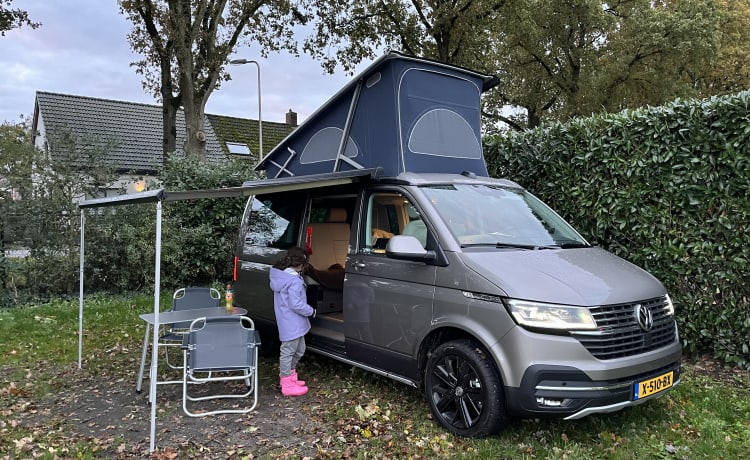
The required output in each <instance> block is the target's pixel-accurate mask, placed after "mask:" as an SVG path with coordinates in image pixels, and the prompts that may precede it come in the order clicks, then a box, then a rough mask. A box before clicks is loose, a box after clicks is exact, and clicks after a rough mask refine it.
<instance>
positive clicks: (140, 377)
mask: <svg viewBox="0 0 750 460" xmlns="http://www.w3.org/2000/svg"><path fill="white" fill-rule="evenodd" d="M149 332H151V323H146V335H145V336H144V338H143V353H142V354H141V368H140V370H139V371H138V384H137V385H136V386H135V391H136V393H140V392H141V390H142V388H143V369H144V368H145V367H146V354H148V339H149Z"/></svg>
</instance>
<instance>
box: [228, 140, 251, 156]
mask: <svg viewBox="0 0 750 460" xmlns="http://www.w3.org/2000/svg"><path fill="white" fill-rule="evenodd" d="M227 149H228V150H229V153H231V154H232V155H243V156H250V155H252V152H251V151H250V147H248V146H247V144H240V143H238V142H227Z"/></svg>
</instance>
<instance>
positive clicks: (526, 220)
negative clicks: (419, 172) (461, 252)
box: [421, 184, 589, 249]
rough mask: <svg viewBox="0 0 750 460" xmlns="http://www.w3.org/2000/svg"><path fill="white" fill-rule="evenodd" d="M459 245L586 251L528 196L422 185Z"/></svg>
mask: <svg viewBox="0 0 750 460" xmlns="http://www.w3.org/2000/svg"><path fill="white" fill-rule="evenodd" d="M421 190H422V191H423V192H424V193H425V195H426V196H427V197H428V199H429V200H430V201H431V202H432V204H433V206H434V207H435V209H437V212H438V214H439V215H440V217H441V218H442V220H443V221H444V222H445V224H446V225H447V226H448V228H449V229H450V231H451V233H452V234H453V236H454V237H455V238H456V240H457V241H458V242H459V243H460V244H461V246H462V247H471V246H495V247H498V248H513V249H548V248H572V247H587V246H589V244H588V243H587V242H586V240H584V239H583V237H582V236H581V235H579V234H578V232H576V230H575V229H573V227H571V226H570V225H569V224H568V223H567V222H565V221H564V220H563V219H562V218H561V217H560V216H558V215H557V213H555V212H554V211H553V210H552V209H550V208H549V207H548V206H547V205H545V204H544V203H542V202H541V201H540V200H539V199H538V198H536V197H535V196H533V195H532V194H530V193H528V192H526V191H524V190H519V189H511V188H503V187H498V186H490V185H470V184H449V185H436V186H426V187H422V188H421Z"/></svg>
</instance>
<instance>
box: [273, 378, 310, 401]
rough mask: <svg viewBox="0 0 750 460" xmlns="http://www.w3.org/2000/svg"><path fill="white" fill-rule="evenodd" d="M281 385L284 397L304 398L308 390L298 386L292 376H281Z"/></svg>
mask: <svg viewBox="0 0 750 460" xmlns="http://www.w3.org/2000/svg"><path fill="white" fill-rule="evenodd" d="M279 384H280V385H281V394H283V395H284V396H302V395H303V394H305V393H307V390H308V388H307V387H306V386H300V385H297V382H296V381H294V379H293V378H292V375H290V376H288V377H282V376H279Z"/></svg>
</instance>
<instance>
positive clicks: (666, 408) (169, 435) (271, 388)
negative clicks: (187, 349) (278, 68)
mask: <svg viewBox="0 0 750 460" xmlns="http://www.w3.org/2000/svg"><path fill="white" fill-rule="evenodd" d="M152 302H153V298H152V297H150V296H132V297H108V296H89V297H87V298H86V305H85V313H84V359H83V361H84V363H83V368H82V369H80V370H79V369H78V367H77V359H78V300H77V299H75V300H70V301H55V302H50V303H48V304H45V305H38V306H28V307H23V308H15V309H7V310H0V356H2V362H0V458H3V459H14V458H50V459H54V458H102V457H104V458H132V457H141V458H143V457H148V435H149V432H148V428H149V416H150V409H149V408H148V405H147V404H146V403H145V393H144V394H141V395H138V394H136V393H135V391H134V388H135V380H136V373H137V369H138V363H139V362H140V351H141V346H142V340H143V333H144V329H145V323H143V321H141V320H140V319H139V318H138V314H140V313H146V312H149V311H151V309H152ZM162 303H163V305H164V306H166V305H168V304H169V302H168V301H167V300H165V301H164V302H162ZM259 369H260V377H261V383H260V401H259V405H258V408H257V409H256V411H254V412H253V413H251V414H248V415H246V416H216V417H206V418H202V419H190V418H188V417H185V416H184V414H183V413H182V409H181V406H180V404H181V401H180V399H179V398H180V393H179V392H180V389H179V388H177V386H167V387H164V388H165V389H164V390H162V389H161V388H160V390H159V393H157V394H158V398H159V402H158V406H157V407H158V408H159V412H158V415H157V420H158V421H159V425H158V430H157V441H156V445H157V448H158V449H157V451H156V452H154V454H153V455H152V457H153V458H164V459H171V458H209V457H210V458H305V457H307V458H362V459H364V458H382V459H401V458H411V459H424V458H451V459H453V458H469V459H485V458H495V459H506V458H507V459H654V458H656V459H703V458H706V459H717V458H724V459H735V458H750V373H749V372H748V371H744V370H740V369H733V368H727V367H723V366H720V365H717V363H716V362H715V361H712V360H710V359H705V360H698V361H694V362H685V371H684V373H683V378H682V383H681V384H680V385H679V386H678V387H677V388H676V389H674V390H673V391H672V392H670V393H668V394H667V395H665V396H663V397H662V398H660V399H658V400H654V401H650V402H648V403H646V404H643V405H641V406H638V407H634V408H630V409H626V410H624V411H620V412H617V413H613V414H608V415H600V416H590V417H587V418H584V419H582V420H577V421H563V420H546V419H545V420H513V421H512V422H511V425H510V427H509V428H508V429H507V430H505V431H504V432H503V433H501V434H499V435H497V436H493V437H490V438H485V439H464V438H458V437H455V436H453V435H451V434H449V433H448V432H446V431H445V430H443V429H441V428H440V427H439V426H438V425H437V423H436V422H435V421H433V420H432V419H431V417H430V412H429V409H428V407H427V403H426V402H425V400H424V397H423V395H422V394H421V392H420V391H419V390H417V389H414V388H411V387H408V386H405V385H402V384H399V383H397V382H394V381H392V380H389V379H385V378H382V377H379V376H376V375H373V374H370V373H366V372H364V371H361V370H359V369H355V368H352V367H350V366H346V365H343V364H341V363H338V362H336V361H333V360H330V359H327V358H324V357H319V356H315V355H312V354H308V355H307V356H305V358H304V359H303V361H302V362H301V363H300V369H299V370H300V374H301V377H302V378H304V379H305V380H307V381H309V384H308V385H309V386H310V393H308V395H305V396H303V397H300V398H283V397H281V396H280V394H279V391H278V377H277V375H278V364H277V362H276V360H275V359H273V358H264V359H263V360H261V363H260V366H259ZM147 384H148V382H147V381H146V385H147ZM171 387H174V388H171Z"/></svg>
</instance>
